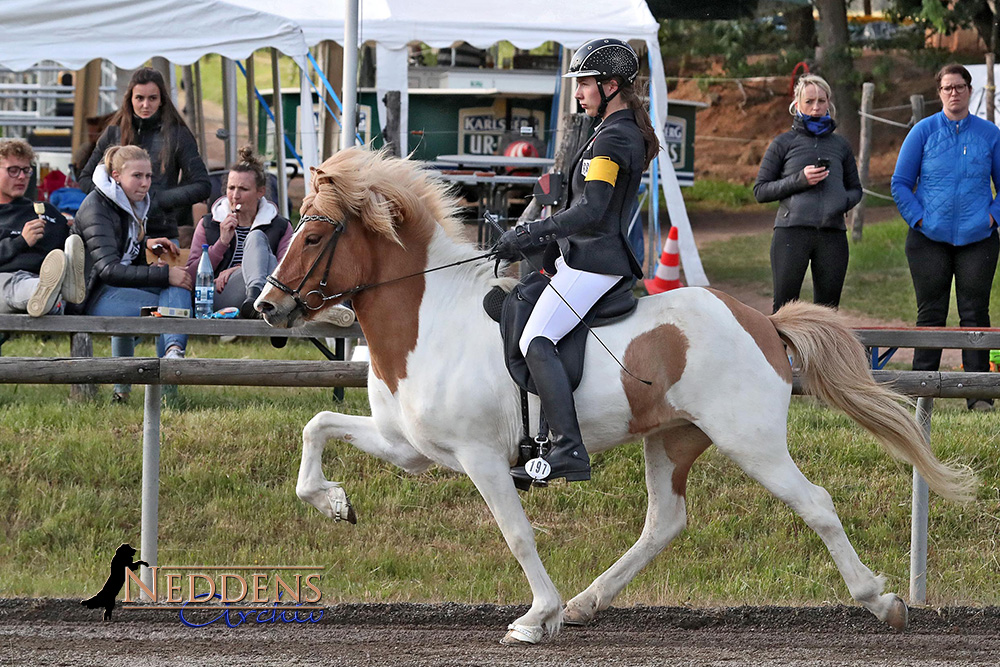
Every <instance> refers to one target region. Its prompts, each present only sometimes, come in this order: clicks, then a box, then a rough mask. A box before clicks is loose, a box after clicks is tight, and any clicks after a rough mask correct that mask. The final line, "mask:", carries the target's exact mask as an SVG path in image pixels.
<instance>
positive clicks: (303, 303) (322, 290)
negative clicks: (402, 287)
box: [267, 215, 494, 310]
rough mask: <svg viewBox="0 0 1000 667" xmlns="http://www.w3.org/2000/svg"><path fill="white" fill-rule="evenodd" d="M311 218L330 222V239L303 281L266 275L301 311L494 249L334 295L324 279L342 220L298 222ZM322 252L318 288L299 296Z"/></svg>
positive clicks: (318, 307)
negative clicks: (293, 284)
mask: <svg viewBox="0 0 1000 667" xmlns="http://www.w3.org/2000/svg"><path fill="white" fill-rule="evenodd" d="M314 221H315V222H325V223H327V224H329V225H331V226H332V227H333V235H332V236H331V237H330V240H329V241H327V243H326V247H324V248H323V252H321V253H320V254H319V256H318V257H316V259H315V260H314V261H313V263H312V266H310V267H309V270H308V271H306V274H305V275H304V276H302V280H300V281H299V284H298V286H297V287H295V288H294V289H292V288H291V287H289V286H288V285H286V284H284V283H283V282H281V281H280V280H278V279H277V278H275V277H274V276H268V277H267V282H268V283H269V284H271V285H273V286H274V287H277V288H278V289H279V290H281V291H282V292H284V293H285V294H287V295H288V296H290V297H292V298H293V299H295V303H296V304H298V306H299V307H301V308H303V309H304V310H319V309H320V308H322V307H323V304H324V303H326V302H327V301H333V300H335V299H342V298H344V297H346V296H351V295H353V294H357V293H358V292H363V291H364V290H369V289H373V288H375V287H381V286H383V285H389V284H391V283H395V282H399V281H400V280H406V279H407V278H415V277H417V276H422V275H426V274H428V273H434V272H435V271H441V270H442V269H450V268H452V267H454V266H459V265H461V264H468V263H469V262H476V261H479V260H481V259H486V258H487V257H490V256H491V255H493V254H494V251H490V252H487V253H483V254H482V255H476V256H475V257H470V258H468V259H463V260H459V261H457V262H452V263H450V264H445V265H443V266H435V267H434V268H431V269H426V270H424V271H417V272H416V273H409V274H407V275H405V276H399V277H396V278H390V279H389V280H383V281H382V282H379V283H368V284H366V285H358V286H356V287H352V288H350V289H347V290H344V291H343V292H337V293H336V294H329V295H328V294H326V279H327V276H329V275H330V266H332V264H333V253H334V252H335V251H336V249H337V242H338V241H339V240H340V235H341V234H343V233H344V229H345V227H344V223H343V222H340V221H338V220H334V219H332V218H329V217H327V216H325V215H306V216H303V217H302V218H301V220H300V221H299V223H300V224H302V223H305V222H314ZM328 253H329V254H328ZM324 255H325V256H326V268H325V269H324V271H323V277H322V279H320V281H319V288H318V289H314V290H310V291H308V292H306V294H305V296H302V293H301V290H302V287H303V286H304V285H305V284H306V281H307V280H309V278H310V276H312V273H313V271H315V270H316V267H317V266H319V262H320V260H322V259H323V257H324ZM314 295H315V298H318V299H319V301H318V302H316V305H315V306H310V305H309V302H310V301H314V298H313V297H314Z"/></svg>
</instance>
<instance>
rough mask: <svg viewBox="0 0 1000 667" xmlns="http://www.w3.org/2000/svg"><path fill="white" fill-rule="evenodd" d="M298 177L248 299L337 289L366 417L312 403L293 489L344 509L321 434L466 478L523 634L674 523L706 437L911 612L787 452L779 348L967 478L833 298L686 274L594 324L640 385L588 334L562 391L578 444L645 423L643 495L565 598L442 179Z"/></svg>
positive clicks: (291, 311)
mask: <svg viewBox="0 0 1000 667" xmlns="http://www.w3.org/2000/svg"><path fill="white" fill-rule="evenodd" d="M312 193H313V194H310V195H309V196H308V197H306V199H305V201H304V202H303V204H302V209H301V210H302V215H303V218H302V220H303V222H302V224H301V225H300V227H299V228H298V230H297V231H296V233H295V235H294V237H293V238H292V241H291V245H290V247H289V249H288V253H287V254H286V255H285V257H284V259H283V260H282V261H281V263H280V264H279V265H278V267H277V269H276V270H275V272H274V274H273V275H272V276H271V279H270V284H269V285H268V287H267V289H265V291H264V292H263V294H262V295H261V296H260V298H259V299H258V300H257V302H256V307H257V309H258V310H259V311H261V312H262V313H263V315H264V317H265V319H266V320H267V321H268V322H269V323H270V324H271V325H273V326H276V327H288V326H295V325H298V324H301V323H302V322H303V321H309V320H323V316H324V309H325V308H326V307H328V306H329V305H332V304H335V303H338V302H340V301H342V300H344V299H346V298H350V299H351V301H352V303H353V307H354V310H355V311H356V313H357V319H358V322H359V323H360V324H361V328H362V330H363V331H364V334H365V338H366V339H367V342H368V347H369V351H370V354H371V363H370V369H369V374H368V397H369V401H370V403H371V415H372V416H371V417H360V416H354V415H344V414H338V413H335V412H321V413H319V414H317V415H316V416H315V417H314V418H313V419H312V420H310V422H309V423H308V424H307V425H306V427H305V428H304V429H303V432H302V461H301V466H300V468H299V475H298V482H297V485H296V494H297V495H298V496H299V498H301V499H302V500H304V501H305V502H307V503H309V504H311V505H313V506H315V507H316V508H317V509H319V510H320V511H321V512H323V513H324V514H326V515H327V516H329V517H331V518H334V519H348V520H351V521H353V520H354V519H355V517H354V513H353V510H352V509H351V507H350V503H349V502H348V498H347V495H346V493H345V492H344V490H343V489H342V488H341V486H340V484H339V483H337V482H330V481H327V479H326V478H325V477H324V475H323V471H322V467H321V458H322V452H323V448H324V447H325V445H326V444H327V442H329V441H330V440H340V441H345V442H349V443H351V444H352V445H354V446H355V447H358V448H359V449H361V450H363V451H365V452H368V453H370V454H373V455H374V456H377V457H379V458H380V459H383V460H385V461H388V462H390V463H393V464H395V465H397V466H399V467H400V468H402V469H403V470H405V471H407V472H409V473H420V472H422V471H424V470H426V469H427V468H428V467H429V466H431V465H432V464H437V465H440V466H444V467H446V468H450V469H452V470H456V471H460V472H462V473H464V474H466V475H468V476H469V477H470V478H471V480H472V482H473V483H474V484H475V486H476V488H477V489H478V490H479V492H480V493H481V494H482V496H483V499H484V500H485V501H486V504H487V505H488V506H489V508H490V511H491V512H492V513H493V516H494V518H495V520H496V522H497V524H498V525H499V527H500V530H501V531H502V532H503V536H504V538H505V539H506V541H507V544H508V545H509V547H510V550H511V551H512V552H513V555H514V557H515V558H516V559H517V561H518V563H520V565H521V568H522V569H523V571H524V574H525V576H526V577H527V579H528V582H529V584H530V586H531V592H532V596H533V600H532V604H531V607H530V609H529V610H528V612H527V613H526V614H524V615H523V616H521V617H520V618H518V619H516V620H515V621H514V622H513V623H511V624H510V626H509V627H508V632H507V633H506V635H505V636H504V638H503V642H504V643H531V644H534V643H537V642H539V641H541V640H542V638H543V637H544V635H545V633H546V632H548V633H553V632H556V631H557V630H558V629H559V628H560V627H561V626H562V625H563V624H564V623H566V624H586V623H588V622H590V621H591V620H593V619H594V617H595V616H596V615H597V613H598V612H600V611H601V610H603V609H606V608H607V607H608V606H609V605H610V604H611V603H612V601H613V600H614V599H615V596H617V595H618V594H619V593H620V592H621V590H622V589H623V588H624V587H625V585H626V584H628V582H629V581H630V580H632V578H633V577H635V576H636V574H637V573H638V572H639V571H640V570H641V569H642V568H643V567H644V566H645V565H646V564H648V563H649V562H650V561H651V560H652V559H653V558H654V557H655V556H656V555H657V554H658V553H660V552H661V551H662V550H663V549H664V548H665V547H666V546H667V545H668V544H669V543H670V541H671V540H672V539H673V538H674V537H676V536H677V535H678V534H679V533H680V532H681V530H682V529H683V528H684V527H685V524H686V520H687V518H686V510H685V491H686V482H687V476H688V471H689V469H690V468H691V465H692V464H693V463H694V461H695V459H697V458H698V456H699V455H700V454H701V453H702V452H703V451H705V449H706V448H707V447H708V446H709V445H712V444H714V445H715V446H716V447H718V448H719V450H720V451H721V452H722V453H724V454H725V455H726V456H728V457H729V458H730V459H731V460H733V461H734V462H735V463H736V464H737V465H739V466H740V467H741V468H742V469H743V470H744V471H745V472H746V473H747V474H748V475H750V476H751V477H753V478H754V479H756V480H757V481H758V482H760V483H761V484H763V485H764V486H765V487H766V488H767V489H768V490H769V491H770V492H771V493H772V494H774V495H775V496H777V497H778V498H779V499H781V500H782V501H783V502H784V503H786V504H787V505H788V506H789V507H790V508H791V509H792V510H793V511H794V512H796V513H797V514H798V515H799V516H800V517H802V519H803V520H804V521H805V522H806V524H808V525H809V527H810V528H812V529H813V530H814V531H816V533H817V534H818V535H819V536H820V537H821V538H822V540H823V542H824V543H825V544H826V546H827V548H828V549H829V551H830V555H831V556H832V557H833V560H834V561H835V563H836V565H837V567H838V569H839V570H840V573H841V575H842V576H843V578H844V581H845V582H846V584H847V587H848V589H849V591H850V593H851V595H852V596H853V598H854V599H855V600H857V601H858V602H859V603H860V604H861V605H863V606H864V607H865V608H866V609H868V610H869V611H871V612H872V613H873V614H875V616H877V617H878V618H879V619H881V620H882V621H884V622H886V623H888V624H889V625H890V626H892V627H893V628H895V629H897V630H902V629H904V628H905V627H906V623H907V608H906V605H905V604H904V603H903V601H902V600H901V599H900V598H899V597H898V596H896V595H894V594H892V593H885V594H883V592H882V588H883V581H882V579H881V577H878V576H875V574H873V573H872V571H871V570H870V569H868V567H866V566H865V565H864V564H863V563H862V562H861V560H860V559H859V558H858V556H857V554H856V553H855V551H854V548H853V547H852V546H851V543H850V542H849V541H848V538H847V535H846V534H845V533H844V529H843V526H842V525H841V523H840V520H839V519H838V517H837V513H836V511H835V510H834V507H833V503H832V501H831V498H830V495H829V493H827V491H826V490H825V489H823V488H822V487H819V486H816V485H814V484H812V483H810V482H809V480H807V479H806V478H805V477H804V476H803V475H802V473H801V472H800V471H799V469H798V468H797V467H796V465H795V463H794V462H793V461H792V459H791V457H790V456H789V453H788V449H787V443H786V426H787V418H788V417H787V415H788V405H789V400H790V396H791V391H792V368H791V367H790V365H789V356H788V355H789V354H791V355H792V357H793V358H794V360H795V363H796V366H797V367H798V368H799V372H800V376H801V378H802V381H803V385H804V387H805V388H806V390H807V391H808V392H809V393H811V394H813V395H815V396H817V397H819V398H820V399H821V400H823V401H825V402H826V403H827V404H829V405H832V406H835V407H837V408H839V409H840V410H842V411H844V412H845V413H846V414H848V415H849V416H850V417H852V418H853V419H854V420H856V421H857V422H858V423H859V424H861V425H862V426H863V427H865V428H866V429H867V430H869V431H870V432H872V433H873V434H874V435H875V436H876V437H877V438H878V440H879V441H880V442H881V443H882V444H883V446H884V447H885V448H886V449H887V451H888V452H889V453H890V454H892V455H893V456H895V457H897V458H898V459H901V460H903V461H905V462H907V463H909V464H911V465H913V466H915V467H916V469H917V470H918V471H919V472H920V473H921V474H922V475H923V476H924V478H925V479H926V480H927V482H928V484H929V485H930V487H931V488H932V489H934V490H935V491H936V492H937V493H939V494H940V495H942V496H944V497H947V498H950V499H954V500H968V499H969V498H970V497H971V495H972V493H973V488H974V484H975V478H974V477H973V475H972V474H971V472H970V471H969V470H968V469H967V468H964V467H960V466H956V465H950V464H945V463H942V462H940V461H938V460H937V459H936V458H935V457H934V455H933V454H932V453H931V452H930V449H929V447H928V446H927V444H926V441H925V440H924V438H923V435H922V433H921V431H920V429H919V427H918V426H917V424H916V422H915V421H914V420H913V418H912V417H910V415H909V413H908V412H907V411H906V410H905V409H904V408H903V407H902V406H900V405H899V403H898V401H899V400H900V399H901V397H900V396H899V395H897V394H895V393H893V392H891V391H890V390H889V389H887V388H885V387H883V386H881V385H877V384H876V383H875V382H874V381H873V380H872V376H871V373H870V372H869V370H868V367H867V360H866V357H865V353H864V349H863V347H862V346H861V344H860V343H859V342H858V341H857V340H856V339H855V338H854V336H853V335H852V333H851V331H850V330H849V329H848V328H846V327H845V326H843V325H842V324H841V323H839V322H838V319H837V314H836V312H835V311H833V310H831V309H828V308H823V307H820V306H815V305H812V304H806V303H799V302H793V303H791V304H789V305H787V306H785V307H784V308H782V309H781V310H779V311H778V312H777V313H776V314H774V315H771V316H770V317H767V316H764V315H762V314H760V313H758V312H757V311H755V310H753V309H751V308H749V307H747V306H745V305H743V304H742V303H740V302H738V301H736V300H734V299H732V298H731V297H729V296H727V295H726V294H723V293H721V292H718V291H715V290H712V289H703V288H682V289H678V290H674V291H670V292H667V293H665V294H661V295H657V296H650V297H646V298H642V299H640V300H639V305H638V309H637V310H636V311H635V313H634V314H633V315H631V316H630V317H628V318H627V319H625V320H624V321H621V322H618V323H616V324H613V325H609V326H607V327H602V328H600V329H599V330H597V332H598V334H599V336H600V337H601V339H602V340H603V341H604V343H605V344H606V345H607V346H608V348H609V349H610V351H611V352H612V353H613V354H614V355H615V356H616V357H617V358H618V359H619V360H621V362H622V363H623V364H624V366H625V367H627V368H628V369H629V370H630V371H632V372H633V373H634V374H635V375H637V376H639V377H642V378H645V379H646V380H648V381H651V382H652V385H651V386H647V385H646V384H643V383H641V382H639V381H637V380H636V379H634V378H632V377H629V375H627V374H626V373H625V372H624V371H623V370H622V368H621V367H620V366H619V365H618V364H617V363H616V362H615V360H613V359H612V358H611V356H610V355H609V354H608V353H607V352H606V351H605V350H603V349H601V348H600V347H599V346H598V344H597V343H595V342H593V337H591V339H590V341H591V342H590V343H588V345H589V347H590V349H589V350H588V352H587V357H586V362H585V367H584V373H583V381H582V383H581V384H580V386H579V388H578V389H577V390H576V393H575V397H576V405H577V409H578V412H579V416H580V426H581V427H582V430H583V435H584V441H585V442H586V445H587V449H588V450H589V451H590V452H592V453H593V452H600V451H603V450H606V449H609V448H611V447H614V446H616V445H620V444H623V443H627V442H633V441H636V440H638V439H640V438H641V439H642V440H643V443H644V445H643V447H644V448H643V452H644V457H645V466H646V486H647V489H648V493H649V505H648V509H647V512H646V523H645V526H644V528H643V530H642V534H641V535H640V536H639V538H638V541H636V543H635V545H634V546H632V548H630V549H629V550H628V551H627V552H626V553H625V554H624V555H623V556H622V557H621V558H620V559H619V560H618V561H617V562H616V563H614V564H613V565H612V566H611V567H610V568H609V569H608V570H607V571H606V572H604V573H603V574H601V575H600V576H599V577H598V578H597V579H596V580H595V581H594V582H593V583H592V584H591V585H590V586H589V587H588V588H587V589H586V590H584V591H583V592H582V593H580V594H579V595H577V596H576V597H574V598H572V599H571V600H570V601H569V602H567V603H566V605H565V607H564V606H563V604H562V601H561V598H560V595H559V592H558V591H557V590H556V588H555V586H554V585H553V583H552V580H551V579H550V578H549V576H548V574H547V573H546V571H545V568H544V566H543V565H542V561H541V559H540V558H539V556H538V552H537V550H536V547H535V539H534V533H533V531H532V526H531V523H530V522H529V521H528V519H527V517H526V516H525V514H524V510H523V508H522V506H521V503H520V500H519V498H518V493H517V490H516V489H515V487H514V484H513V481H512V478H511V477H510V474H509V471H510V468H511V466H512V465H514V464H515V461H516V460H517V455H518V441H519V438H520V424H521V420H520V400H519V395H518V390H517V388H516V386H515V385H514V383H513V381H512V380H511V379H510V377H509V376H508V373H507V370H506V368H505V366H504V360H503V354H502V350H501V342H500V336H499V334H498V331H497V325H496V324H495V323H494V322H493V321H492V320H490V319H489V317H488V316H487V315H486V313H485V312H484V311H483V307H482V300H483V296H484V294H485V293H486V292H488V291H489V290H490V288H491V287H492V285H494V284H496V282H497V280H496V279H495V278H493V275H492V268H493V266H492V262H491V261H489V260H488V259H482V258H480V259H477V256H479V257H481V256H482V251H481V250H478V249H477V248H475V247H474V246H473V245H472V244H470V243H468V242H467V241H465V240H463V234H462V231H461V223H460V222H459V221H458V219H457V217H456V211H455V210H454V209H453V206H452V203H451V202H453V198H452V197H451V196H450V195H449V192H448V190H447V187H446V186H445V185H443V184H441V183H440V182H439V181H438V180H437V179H434V178H433V177H432V176H431V175H429V174H427V173H425V172H424V171H423V170H422V169H421V168H420V167H419V166H418V165H417V163H415V162H412V161H408V160H400V159H395V158H392V157H388V156H386V155H385V154H384V153H381V152H377V151H376V152H372V151H368V150H364V149H360V148H352V149H349V150H344V151H340V152H339V153H337V154H336V155H335V156H333V157H331V158H330V159H328V160H327V161H326V162H324V163H323V165H322V166H321V167H319V168H318V169H316V170H314V172H313V174H312ZM463 261H464V263H462V264H460V265H456V266H449V267H448V268H445V269H443V270H439V271H435V272H430V273H423V272H424V271H426V270H428V269H434V268H436V267H442V266H445V265H452V264H454V263H456V262H463ZM411 275H412V277H405V278H403V277H404V276H411ZM399 278H403V279H401V280H397V279H399ZM380 283H384V284H380ZM723 351H724V353H723ZM532 398H533V399H534V397H532ZM532 410H533V414H534V411H535V410H537V401H534V402H533V403H532ZM595 474H597V475H600V474H601V471H600V468H599V467H598V468H597V469H596V470H595ZM547 492H548V493H558V491H557V490H555V489H550V490H549V491H547Z"/></svg>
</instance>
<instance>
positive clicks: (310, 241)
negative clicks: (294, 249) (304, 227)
mask: <svg viewBox="0 0 1000 667" xmlns="http://www.w3.org/2000/svg"><path fill="white" fill-rule="evenodd" d="M320 239H321V237H320V235H319V234H310V235H309V236H307V237H306V245H319V242H320Z"/></svg>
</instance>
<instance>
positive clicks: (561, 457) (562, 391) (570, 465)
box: [510, 337, 590, 482]
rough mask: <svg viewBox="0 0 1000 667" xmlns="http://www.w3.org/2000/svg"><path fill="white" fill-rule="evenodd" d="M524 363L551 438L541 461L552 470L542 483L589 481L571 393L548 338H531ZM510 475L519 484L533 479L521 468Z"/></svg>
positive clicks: (557, 356) (563, 370) (584, 451)
mask: <svg viewBox="0 0 1000 667" xmlns="http://www.w3.org/2000/svg"><path fill="white" fill-rule="evenodd" d="M524 360H525V361H526V362H527V364H528V370H529V371H530V372H531V379H532V381H533V382H534V383H535V389H536V390H537V392H538V398H539V400H540V401H541V404H542V411H543V412H544V413H545V418H546V420H548V423H549V427H550V428H551V429H552V432H553V433H554V435H555V437H554V438H553V439H552V446H551V448H550V449H549V452H548V454H546V455H545V457H544V458H545V460H546V462H548V464H549V465H550V466H551V467H552V470H551V472H550V473H549V475H548V476H547V477H546V478H545V480H546V481H548V480H553V479H558V478H560V477H565V478H566V481H567V482H579V481H584V480H588V479H590V457H589V456H587V448H586V447H584V446H583V436H581V435H580V423H579V421H578V420H577V418H576V405H575V404H574V403H573V390H572V388H571V387H570V384H569V378H568V377H567V376H566V369H565V368H564V367H563V365H562V361H561V360H560V359H559V354H558V352H557V351H556V346H555V343H553V342H552V341H551V340H549V339H548V338H544V337H538V338H535V339H534V340H532V341H531V343H530V344H529V345H528V352H527V354H525V355H524ZM510 474H511V475H512V476H513V477H516V478H518V479H521V480H528V481H530V480H532V479H533V478H532V477H531V475H529V474H528V472H527V471H526V470H525V469H524V466H518V467H516V468H513V469H512V470H511V471H510Z"/></svg>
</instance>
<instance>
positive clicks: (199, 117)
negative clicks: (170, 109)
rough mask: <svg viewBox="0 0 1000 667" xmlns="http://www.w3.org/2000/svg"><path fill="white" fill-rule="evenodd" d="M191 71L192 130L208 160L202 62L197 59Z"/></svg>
mask: <svg viewBox="0 0 1000 667" xmlns="http://www.w3.org/2000/svg"><path fill="white" fill-rule="evenodd" d="M191 73H192V75H193V76H194V79H193V81H194V83H193V85H192V87H191V95H192V97H191V99H192V103H193V104H194V127H192V128H191V131H192V132H194V137H195V139H197V141H198V152H199V153H200V154H201V156H202V159H204V160H205V161H206V162H207V161H208V155H207V153H205V148H206V146H205V107H204V105H202V99H201V63H200V62H198V61H197V60H196V61H195V62H194V64H193V65H191Z"/></svg>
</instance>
